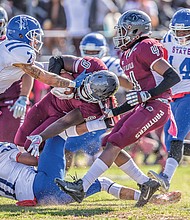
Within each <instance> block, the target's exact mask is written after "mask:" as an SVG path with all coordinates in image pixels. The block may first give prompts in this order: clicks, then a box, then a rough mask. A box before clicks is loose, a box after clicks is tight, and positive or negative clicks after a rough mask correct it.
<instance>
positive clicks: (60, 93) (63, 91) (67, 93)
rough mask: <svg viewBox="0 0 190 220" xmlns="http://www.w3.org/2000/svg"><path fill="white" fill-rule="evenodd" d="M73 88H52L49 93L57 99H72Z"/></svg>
mask: <svg viewBox="0 0 190 220" xmlns="http://www.w3.org/2000/svg"><path fill="white" fill-rule="evenodd" d="M73 91H74V90H73V88H60V87H54V88H53V89H52V90H51V93H52V94H53V95H54V96H56V97H57V98H58V99H61V100H62V99H72V98H73V97H74V92H73Z"/></svg>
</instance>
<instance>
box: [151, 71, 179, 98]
mask: <svg viewBox="0 0 190 220" xmlns="http://www.w3.org/2000/svg"><path fill="white" fill-rule="evenodd" d="M163 77H164V79H163V80H162V82H161V83H160V84H159V85H158V86H156V87H155V88H153V89H150V90H149V91H148V92H149V93H150V94H151V96H152V97H154V96H157V95H160V94H162V93H163V92H165V91H166V90H168V89H170V88H171V87H172V86H174V85H175V84H176V83H178V82H179V81H180V77H179V75H178V73H177V72H176V71H175V69H174V68H172V67H170V68H169V69H167V70H166V71H165V73H164V74H163Z"/></svg>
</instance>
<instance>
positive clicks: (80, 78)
mask: <svg viewBox="0 0 190 220" xmlns="http://www.w3.org/2000/svg"><path fill="white" fill-rule="evenodd" d="M90 74H92V73H86V70H84V71H83V72H82V73H81V74H80V75H78V76H77V78H76V79H75V80H73V81H74V82H75V83H76V85H75V88H79V87H80V86H81V85H82V83H83V81H84V79H85V78H86V77H87V76H89V75H90Z"/></svg>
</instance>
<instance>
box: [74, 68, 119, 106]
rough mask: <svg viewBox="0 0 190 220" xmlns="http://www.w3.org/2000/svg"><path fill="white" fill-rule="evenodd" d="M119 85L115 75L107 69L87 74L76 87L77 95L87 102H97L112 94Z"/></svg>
mask: <svg viewBox="0 0 190 220" xmlns="http://www.w3.org/2000/svg"><path fill="white" fill-rule="evenodd" d="M118 87H119V80H118V78H117V76H116V75H115V74H114V73H112V72H109V71H107V70H101V71H97V72H94V73H93V74H91V75H88V76H87V77H86V78H85V80H84V81H83V83H82V86H81V87H79V88H78V90H77V92H78V95H79V97H80V98H81V99H82V100H84V101H87V102H92V103H99V101H103V100H106V99H107V98H109V97H110V96H113V95H114V94H115V92H116V91H117V89H118Z"/></svg>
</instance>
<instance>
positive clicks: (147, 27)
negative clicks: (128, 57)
mask: <svg viewBox="0 0 190 220" xmlns="http://www.w3.org/2000/svg"><path fill="white" fill-rule="evenodd" d="M151 28H152V26H151V19H150V17H149V16H148V15H147V14H146V13H145V12H143V11H140V10H129V11H126V12H124V13H123V14H122V15H121V17H120V18H119V21H118V23H117V25H116V26H115V29H116V36H115V37H113V42H114V45H115V48H116V49H121V50H127V49H128V48H129V47H130V46H131V45H132V44H133V43H134V42H135V41H136V40H138V39H139V38H140V37H144V36H149V35H151V33H152V32H151Z"/></svg>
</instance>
